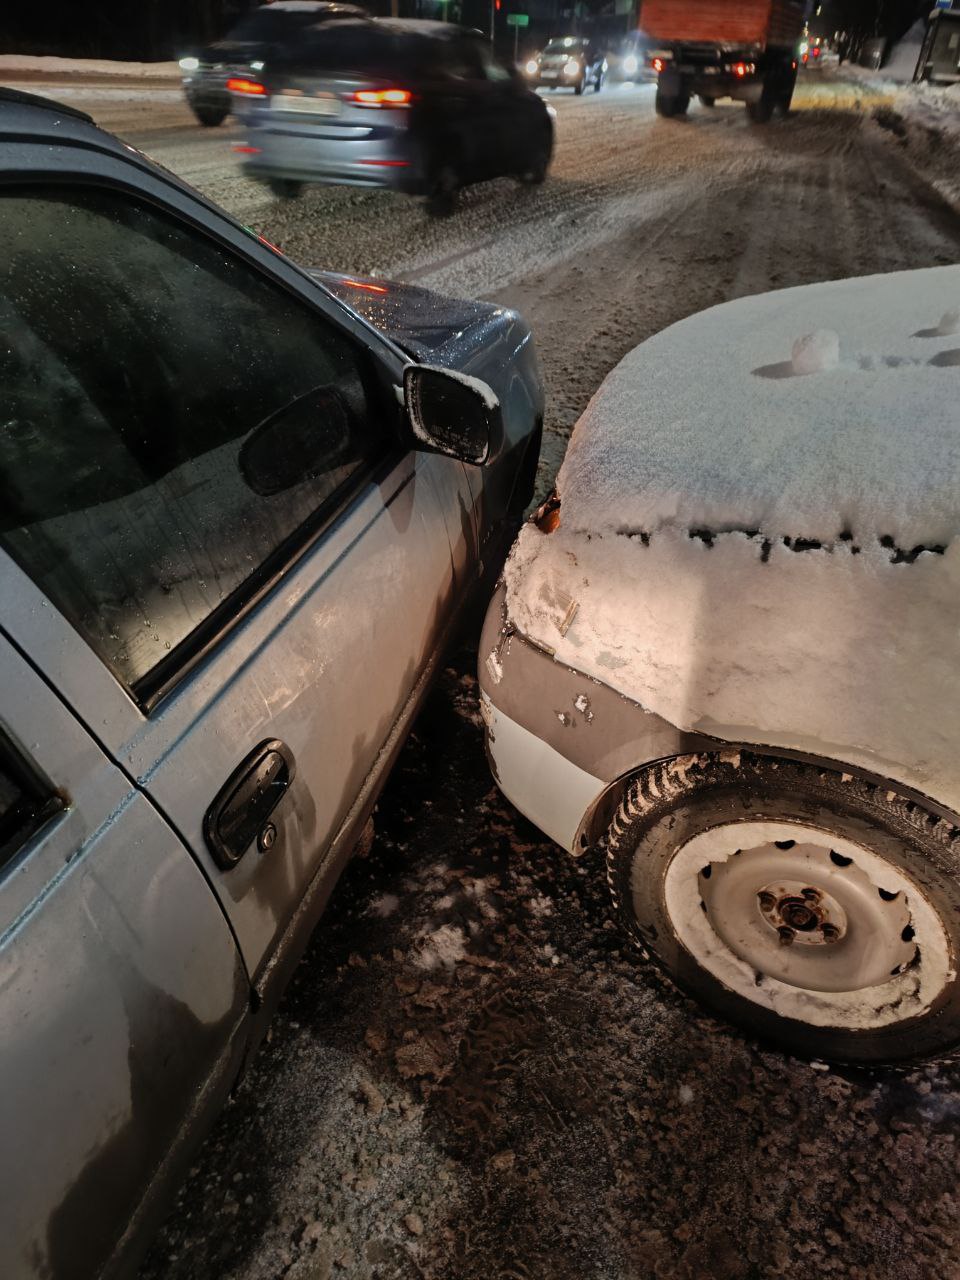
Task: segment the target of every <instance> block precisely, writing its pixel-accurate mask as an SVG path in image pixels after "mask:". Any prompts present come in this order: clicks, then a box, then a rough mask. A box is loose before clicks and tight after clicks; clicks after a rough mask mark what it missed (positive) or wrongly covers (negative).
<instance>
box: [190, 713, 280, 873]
mask: <svg viewBox="0 0 960 1280" xmlns="http://www.w3.org/2000/svg"><path fill="white" fill-rule="evenodd" d="M296 772H297V767H296V762H295V761H294V758H293V752H292V751H291V750H290V748H289V747H288V746H287V745H286V743H284V742H280V741H279V740H278V739H276V738H268V739H267V740H266V741H265V742H261V743H260V745H259V746H258V747H254V749H253V750H252V751H251V752H250V754H249V755H248V756H247V758H246V759H245V760H244V761H243V763H242V764H241V765H239V766H238V767H237V768H236V769H234V771H233V773H232V774H231V775H230V777H229V778H228V779H227V781H226V782H225V783H224V785H223V786H222V787H221V789H220V791H219V792H218V793H217V798H216V799H215V800H214V802H213V804H211V806H210V808H209V809H208V810H207V812H206V814H205V815H204V819H203V836H204V839H205V840H206V842H207V848H208V849H209V850H210V852H211V854H212V855H213V858H214V861H215V862H216V864H217V866H218V867H221V868H222V869H223V870H224V871H229V870H230V868H231V867H235V866H236V865H237V863H238V862H239V861H240V859H241V858H242V857H243V855H244V854H245V853H246V852H247V850H248V849H249V848H250V846H251V845H252V844H253V842H254V841H256V842H257V844H258V846H259V848H260V850H261V852H263V853H265V852H266V851H267V850H268V849H270V848H272V846H273V844H274V842H275V841H276V838H277V831H276V827H275V826H274V825H273V823H271V822H270V821H269V819H270V815H271V814H272V813H273V811H274V809H276V807H277V805H278V804H279V803H280V801H281V800H282V799H283V796H284V794H285V793H286V791H287V788H288V787H289V786H290V783H291V782H292V781H293V779H294V776H295V775H296Z"/></svg>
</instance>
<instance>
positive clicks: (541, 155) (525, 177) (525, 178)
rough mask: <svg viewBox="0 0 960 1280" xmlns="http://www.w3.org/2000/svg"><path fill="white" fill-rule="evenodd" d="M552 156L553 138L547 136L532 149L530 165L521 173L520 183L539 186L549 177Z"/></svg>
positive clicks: (549, 135)
mask: <svg viewBox="0 0 960 1280" xmlns="http://www.w3.org/2000/svg"><path fill="white" fill-rule="evenodd" d="M552 155H553V136H552V135H551V134H547V135H545V136H544V137H543V138H541V139H540V141H539V142H538V143H537V144H536V146H535V147H534V148H532V151H531V156H530V162H529V165H528V167H527V168H526V169H524V170H523V171H522V172H521V173H520V175H519V177H520V181H521V182H525V183H527V184H528V185H529V186H539V185H540V184H541V183H542V182H543V181H544V180H545V178H546V176H547V170H548V169H549V168H550V159H551V157H552Z"/></svg>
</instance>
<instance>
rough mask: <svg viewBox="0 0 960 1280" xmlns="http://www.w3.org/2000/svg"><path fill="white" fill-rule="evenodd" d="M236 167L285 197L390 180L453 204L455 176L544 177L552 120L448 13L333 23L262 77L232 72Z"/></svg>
mask: <svg viewBox="0 0 960 1280" xmlns="http://www.w3.org/2000/svg"><path fill="white" fill-rule="evenodd" d="M229 84H230V86H231V88H232V89H233V90H234V91H235V95H236V97H237V99H238V100H239V101H240V103H241V104H242V105H241V106H239V107H238V111H239V112H240V113H241V114H242V118H243V120H244V122H245V124H246V126H247V139H246V144H245V145H244V146H243V147H242V148H241V152H242V155H243V169H244V171H245V172H246V173H247V174H249V175H250V176H251V177H253V178H261V179H263V180H265V181H266V182H267V183H268V184H269V185H270V187H271V188H272V190H273V191H274V192H275V193H276V194H278V195H282V196H294V195H298V194H299V193H300V191H301V190H302V189H303V186H304V184H305V183H309V182H319V183H340V184H345V185H349V186H362V187H390V188H393V189H395V190H398V191H403V192H406V193H407V194H409V195H424V196H426V197H427V200H428V207H429V209H430V211H431V212H432V213H436V214H445V213H449V212H450V211H451V209H452V208H453V205H454V203H455V199H456V195H457V192H458V191H459V189H460V188H461V187H464V186H466V185H467V184H469V183H473V182H482V181H484V180H485V179H487V178H497V177H502V176H512V177H516V178H518V179H520V180H521V181H525V182H530V183H540V182H543V180H544V178H545V177H546V173H547V169H548V167H549V164H550V158H551V155H552V153H553V123H552V120H551V117H550V112H549V110H548V108H547V107H546V106H545V105H544V103H543V102H542V101H541V100H540V98H539V97H538V96H537V95H536V94H535V93H533V92H531V90H530V89H529V88H528V87H527V85H526V84H525V83H524V81H523V78H522V77H521V76H520V74H519V73H518V72H517V71H516V70H515V69H514V68H513V67H512V66H510V65H509V64H507V63H505V62H502V61H501V60H500V59H499V58H498V57H497V56H496V55H495V54H493V53H492V52H491V49H490V44H489V41H488V40H487V39H486V38H485V37H483V36H481V35H480V33H479V32H475V31H469V30H466V29H465V28H462V27H457V26H454V25H452V24H450V23H446V22H418V21H414V20H411V21H395V20H391V19H374V20H372V21H368V22H353V21H344V22H337V23H329V24H327V25H326V26H324V27H323V28H322V30H321V31H320V32H319V33H317V34H316V35H315V37H314V38H313V39H311V40H310V41H307V42H305V43H304V44H303V46H302V47H301V49H300V50H299V51H298V52H296V53H294V52H292V51H290V52H288V54H287V55H286V56H284V57H283V58H277V59H274V61H273V62H271V63H270V64H269V66H268V67H267V68H266V69H265V70H264V72H263V75H262V77H261V79H260V80H258V81H251V80H249V79H242V80H240V79H238V80H235V81H234V80H231V81H230V82H229Z"/></svg>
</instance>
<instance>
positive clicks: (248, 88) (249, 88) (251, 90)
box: [227, 78, 267, 97]
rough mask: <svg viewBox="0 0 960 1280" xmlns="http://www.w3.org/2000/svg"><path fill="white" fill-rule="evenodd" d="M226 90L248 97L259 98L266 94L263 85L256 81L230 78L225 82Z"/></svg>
mask: <svg viewBox="0 0 960 1280" xmlns="http://www.w3.org/2000/svg"><path fill="white" fill-rule="evenodd" d="M227 88H228V89H229V90H230V92H231V93H245V94H247V95H248V96H249V97H259V96H260V95H261V94H264V93H266V92H267V91H266V89H265V88H264V87H263V85H262V84H260V83H259V81H257V80H241V79H233V78H231V79H229V80H228V81H227Z"/></svg>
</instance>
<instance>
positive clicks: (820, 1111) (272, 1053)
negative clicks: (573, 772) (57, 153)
mask: <svg viewBox="0 0 960 1280" xmlns="http://www.w3.org/2000/svg"><path fill="white" fill-rule="evenodd" d="M76 92H79V90H77V91H76ZM84 92H85V93H86V94H87V96H86V97H85V99H84V101H83V102H82V103H78V105H83V106H85V107H86V109H88V110H91V111H92V112H93V114H94V115H95V116H96V117H97V119H98V120H100V121H102V122H103V123H104V124H106V125H107V126H108V127H111V128H113V129H114V130H115V131H118V132H120V133H122V134H123V135H124V136H125V137H127V138H128V139H129V140H130V141H132V142H133V143H135V144H136V145H137V146H140V147H142V148H143V149H144V150H146V151H148V152H150V153H151V154H153V155H155V156H156V157H157V158H158V159H160V160H161V161H163V163H164V164H166V165H167V166H168V167H170V168H171V169H174V170H175V171H177V172H179V173H181V174H182V175H183V176H185V177H187V178H188V179H189V180H190V181H191V182H193V183H194V184H195V185H197V186H198V187H199V188H200V189H201V190H203V191H205V192H207V193H208V194H210V195H211V196H213V197H214V198H215V199H217V200H219V201H220V202H222V203H223V204H224V205H226V206H227V207H228V208H229V209H230V210H231V211H232V212H234V213H235V214H237V215H238V216H240V217H241V218H242V219H243V220H244V221H245V222H246V223H248V224H249V225H251V226H253V227H254V228H255V229H256V230H257V231H259V232H261V233H262V234H264V235H265V236H267V238H268V239H270V240H272V241H273V242H275V243H279V244H280V245H282V246H283V247H284V248H285V249H286V250H288V251H289V252H290V253H292V254H294V255H296V256H297V257H298V258H300V259H302V260H304V261H305V262H308V263H309V264H311V265H319V266H324V267H327V268H331V269H334V270H344V271H350V272H377V273H379V274H381V275H385V276H391V277H394V278H398V279H406V280H412V281H416V282H417V283H418V284H424V285H428V286H431V287H434V288H438V289H445V290H448V291H450V292H454V293H461V294H464V295H474V296H485V297H489V298H492V299H496V300H497V301H499V302H502V303H506V304H509V305H512V306H517V307H518V308H520V309H521V310H522V311H523V312H524V314H525V315H526V316H527V318H528V319H529V320H530V322H531V323H532V325H533V328H534V331H535V334H536V336H537V341H538V345H539V349H540V354H541V360H542V364H543V368H544V373H545V376H546V379H547V386H548V393H549V404H548V420H547V428H548V437H547V446H546V448H545V451H544V466H543V469H542V475H541V487H544V486H545V485H546V484H547V483H548V482H549V479H550V476H551V475H552V473H553V471H555V469H556V465H557V463H558V461H559V458H560V457H561V455H562V449H563V443H564V440H565V439H566V436H567V435H568V433H569V430H570V428H571V426H572V424H573V422H574V421H575V419H576V417H577V415H578V414H579V412H580V411H581V410H582V408H583V406H584V405H585V403H586V401H587V399H588V398H589V396H590V394H591V393H592V391H593V390H594V389H595V388H596V386H597V384H598V383H599V381H600V380H601V378H602V377H603V375H604V374H605V373H606V372H607V370H608V369H609V368H610V367H611V366H612V365H613V364H614V363H615V362H616V361H617V359H618V358H619V357H620V356H621V355H622V354H623V353H624V352H625V351H626V350H628V349H629V348H630V347H631V346H633V345H634V344H635V343H636V342H638V341H640V340H641V339H642V338H644V337H645V336H647V335H648V334H650V333H652V332H654V331H655V330H657V329H659V328H661V327H663V326H664V325H665V324H668V323H670V322H671V321H673V320H675V319H678V318H680V317H682V316H684V315H687V314H689V313H690V312H691V311H694V310H697V309H699V308H702V307H706V306H709V305H712V304H714V303H717V302H721V301H724V300H725V299H728V298H732V297H737V296H740V295H743V294H747V293H752V292H759V291H763V290H766V289H771V288H779V287H784V286H787V285H792V284H800V283H807V282H809V281H814V280H821V279H830V278H835V277H839V276H844V275H853V274H865V273H868V272H873V271H887V270H894V269H897V268H904V267H921V266H932V265H936V264H938V263H944V262H954V261H956V260H957V257H958V248H960V219H958V217H957V216H956V214H955V213H954V212H953V211H952V210H951V208H950V207H949V205H948V204H947V203H945V202H944V199H943V198H942V197H941V196H940V195H939V194H937V191H936V190H935V189H934V187H933V186H931V185H928V183H927V182H926V181H925V179H924V175H925V174H927V173H928V172H929V171H930V168H931V166H933V167H935V168H937V169H938V170H939V171H942V170H944V168H945V167H947V168H949V167H950V165H949V163H947V162H946V161H945V158H944V148H946V147H947V146H948V142H947V141H946V140H945V139H942V138H941V139H940V140H939V141H938V140H937V139H932V138H931V137H929V136H927V135H926V134H924V136H923V138H922V139H920V141H919V142H917V141H916V140H915V139H913V138H912V137H911V135H910V134H909V132H908V131H906V130H900V129H897V128H893V127H891V117H890V115H889V112H890V110H891V107H890V104H889V103H888V102H886V101H884V99H883V95H882V94H880V93H878V92H877V91H875V90H871V89H869V88H865V87H863V86H862V85H858V84H848V83H845V82H833V81H830V80H827V79H824V78H822V77H820V78H817V77H815V76H811V77H810V78H809V79H808V80H807V81H806V82H805V83H804V84H803V86H802V87H801V90H800V92H799V93H798V96H797V102H796V105H797V108H798V110H797V111H796V113H795V114H794V116H793V117H792V118H791V119H790V120H788V121H784V122H777V123H775V124H773V125H771V126H770V127H769V128H766V129H758V128H751V127H750V126H748V124H747V122H746V120H745V118H744V113H743V111H742V109H737V108H734V107H722V106H721V107H718V108H717V109H715V110H713V111H709V112H708V111H706V110H703V109H697V108H694V109H692V110H691V114H690V117H689V119H688V120H686V121H661V120H658V119H657V118H656V117H655V115H654V113H653V105H652V94H651V91H650V90H649V89H648V88H643V89H639V90H631V89H628V90H622V91H620V90H614V91H609V92H607V91H605V92H604V93H602V94H600V95H599V96H593V95H587V96H585V97H584V98H582V99H573V98H566V97H563V98H562V97H560V96H555V97H552V98H551V102H552V104H553V105H555V106H556V108H557V112H558V119H557V131H558V147H557V155H556V160H555V164H554V167H553V171H552V174H551V176H550V179H549V180H548V182H547V183H546V185H545V186H544V187H543V188H541V189H536V190H528V189H525V188H520V187H517V186H516V185H514V184H513V183H511V182H508V181H500V182H494V183H489V184H486V185H484V186H482V187H479V188H477V189H475V190H473V191H471V192H469V193H467V195H466V197H465V199H464V201H463V207H462V209H461V211H460V212H459V213H458V214H457V215H456V216H455V217H453V218H451V219H450V220H448V221H444V222H430V221H428V220H427V219H426V218H425V216H424V215H423V212H422V210H421V209H420V207H419V206H418V205H417V204H416V203H414V202H412V201H409V200H406V199H404V198H402V197H399V196H393V195H389V194H380V193H367V192H355V191H349V190H340V189H318V190H316V191H312V192H310V193H308V194H307V195H306V196H305V197H304V198H303V199H302V200H300V201H295V202H290V203H282V202H279V201H276V200H273V199H272V198H271V197H269V196H268V195H266V194H265V192H264V190H263V189H262V188H259V187H257V186H255V185H253V184H251V183H249V182H247V181H245V180H244V179H243V178H241V177H240V176H239V175H238V173H237V170H236V165H235V158H234V156H233V154H232V152H231V144H232V143H233V142H235V141H236V140H237V139H238V138H239V136H240V134H239V131H238V130H237V128H236V127H232V126H231V127H229V128H225V129H222V130H217V131H204V130H200V129H198V128H196V127H195V126H193V125H192V124H191V123H190V122H189V117H188V115H187V113H186V112H185V110H184V109H183V108H182V106H180V105H179V104H178V103H177V102H176V101H175V100H170V99H169V97H168V98H163V97H161V96H158V93H162V91H154V94H153V96H152V98H150V97H149V96H148V95H144V96H143V98H142V99H138V97H137V95H136V93H135V92H131V93H124V92H122V91H114V94H113V96H112V97H109V98H103V97H101V98H99V99H97V98H96V96H95V93H94V96H92V97H91V96H90V92H88V91H87V90H84ZM91 92H92V91H91ZM878 109H879V114H877V111H878ZM885 112H886V113H887V114H885ZM953 168H954V170H955V165H953ZM474 661H475V658H474V655H473V654H472V652H471V651H470V649H469V646H468V647H466V648H464V649H463V650H461V651H460V652H459V653H458V654H457V655H455V657H454V659H453V660H452V661H451V664H450V666H449V668H448V669H447V671H446V672H445V673H444V675H443V678H442V679H441V681H440V682H439V684H438V686H437V688H436V690H435V691H434V693H433V694H432V696H431V699H430V701H429V704H428V707H427V710H426V712H425V713H424V715H423V716H422V717H421V719H420V721H419V722H418V725H417V728H416V731H415V734H414V737H413V738H412V739H411V741H410V743H409V745H408V746H407V748H406V750H405V752H404V754H403V756H402V759H401V761H400V764H399V767H398V769H397V771H396V773H395V775H394V777H393V778H392V780H391V782H390V784H389V786H388V788H387V791H386V793H385V795H384V798H383V800H382V802H381V805H380V809H379V812H378V815H377V837H376V840H375V842H374V846H373V850H372V852H371V854H370V856H369V857H367V858H366V859H362V860H358V861H357V862H355V863H354V864H353V866H352V867H351V869H350V870H349V871H348V873H347V876H346V878H345V879H344V881H343V882H342V884H341V886H340V888H339V889H338V891H337V893H336V895H335V897H334V900H333V902H332V905H331V908H330V909H329V912H328V914H327V916H326V917H325V918H324V920H323V922H322V923H321V926H320V928H319V930H318V932H317V935H316V937H315V939H314V942H313V945H312V947H311V949H310V951H309V953H308V955H307V957H306V959H305V960H304V962H303V964H302V965H301V967H300V969H299V971H298V975H297V978H296V981H295V983H294V985H293V987H292V988H291V990H290V992H289V994H288V996H287V998H286V999H285V1002H284V1004H283V1007H282V1009H281V1011H280V1014H279V1015H278V1017H277V1019H276V1021H275V1023H274V1026H273V1029H272V1033H271V1037H270V1040H269V1042H268V1043H267V1044H266V1045H265V1046H264V1048H263V1050H262V1051H261V1053H260V1055H259V1057H258V1059H257V1060H256V1061H255V1063H254V1064H253V1066H252V1068H251V1069H250V1071H249V1072H248V1074H247V1076H246V1078H245V1080H244V1082H243V1083H242V1084H241V1086H240V1088H239V1090H238V1092H237V1094H236V1097H235V1098H234V1100H233V1102H232V1103H231V1105H230V1106H229V1107H228V1108H227V1110H226V1111H225V1113H224V1115H223V1116H222V1118H221V1120H220V1121H219V1122H218V1124H217V1126H216V1128H215V1130H214V1131H213V1133H212V1134H211V1136H210V1138H209V1139H208V1140H207V1142H206V1144H205V1145H204V1147H203V1149H202V1151H201V1153H200V1155H199V1157H198V1159H197V1163H196V1165H195V1167H194V1169H193V1171H192V1172H191V1174H190V1177H189V1178H188V1180H187V1182H186V1184H185V1186H184V1189H183V1193H182V1195H181V1197H180V1200H179V1203H178V1205H177V1206H176V1207H175V1209H174V1211H173V1213H172V1215H171V1217H170V1218H169V1220H168V1221H167V1223H166V1225H165V1227H164V1228H163V1230H162V1232H161V1234H160V1236H159V1237H158V1239H157V1241H156V1243H155V1245H154V1247H153V1250H152V1252H151V1254H150V1256H149V1258H148V1260H147V1262H146V1264H145V1266H144V1269H143V1273H142V1277H143V1280H160V1277H163V1280H201V1278H202V1280H214V1278H216V1280H221V1278H223V1280H226V1278H229V1280H275V1278H279V1277H285V1278H287V1280H325V1278H326V1277H331V1276H332V1277H351V1278H353V1277H356V1278H357V1280H361V1278H363V1280H366V1278H368V1277H369V1278H370V1280H373V1278H374V1277H375V1278H376V1280H386V1278H387V1277H397V1278H398V1280H399V1278H404V1280H405V1278H406V1277H411V1278H413V1277H419V1278H422V1280H423V1278H425V1280H472V1278H473V1277H477V1278H478V1280H479V1278H481V1277H482V1278H483V1280H494V1278H499V1280H508V1278H509V1280H520V1278H524V1280H647V1278H648V1277H649V1278H653V1277H656V1278H657V1280H711V1278H713V1277H717V1278H718V1280H728V1278H729V1280H759V1278H760V1277H763V1278H765V1280H766V1278H768V1277H769V1278H772V1277H780V1276H785V1275H788V1274H798V1273H800V1272H803V1273H804V1274H811V1275H812V1274H816V1275H819V1276H827V1277H829V1276H835V1277H837V1278H838V1280H886V1278H887V1277H891V1278H892V1277H897V1280H943V1278H949V1277H957V1276H960V1221H958V1218H960V1207H958V1206H960V1201H958V1199H957V1196H956V1187H957V1184H958V1176H960V1153H958V1152H957V1150H956V1146H957V1143H956V1141H955V1139H956V1135H957V1117H958V1114H960V1072H958V1069H957V1068H956V1067H952V1066H946V1065H942V1064H941V1065H937V1064H930V1065H924V1066H922V1067H918V1068H917V1069H916V1070H915V1071H913V1072H910V1073H907V1074H899V1075H892V1074H891V1075H887V1074H884V1073H877V1074H873V1075H869V1074H866V1073H858V1072H851V1071H837V1070H831V1069H828V1068H826V1067H825V1066H824V1065H823V1064H818V1063H813V1064H809V1063H803V1062H799V1061H796V1060H793V1059H790V1058H786V1057H784V1056H782V1055H781V1054H779V1053H777V1052H776V1051H773V1050H771V1049H769V1048H766V1047H762V1046H759V1045H757V1044H754V1043H751V1042H750V1041H749V1040H747V1039H745V1038H744V1037H742V1036H741V1035H740V1034H738V1033H736V1032H734V1031H731V1030H728V1029H727V1028H725V1027H722V1026H720V1025H717V1024H715V1023H713V1022H712V1021H710V1020H709V1019H706V1018H705V1017H703V1016H702V1015H701V1014H699V1013H697V1012H696V1011H695V1010H694V1009H693V1008H692V1006H690V1005H689V1004H688V1003H687V1002H686V1001H685V1000H683V999H682V998H681V997H679V996H678V995H677V994H676V993H675V992H674V991H673V990H672V989H670V988H669V987H667V986H666V985H665V984H664V983H663V982H662V981H661V980H660V979H659V978H658V977H657V975H656V974H655V973H653V972H652V971H651V970H650V969H649V968H647V967H646V966H644V965H642V964H641V963H639V962H638V961H637V959H636V958H635V956H634V955H633V954H632V952H631V951H630V949H629V947H628V946H626V945H625V943H624V942H623V940H622V939H621V937H620V936H619V934H618V933H617V931H616V930H615V929H614V928H613V926H612V924H611V922H610V920H609V918H608V911H607V907H606V902H605V894H604V885H603V877H602V874H601V867H600V864H599V861H598V860H597V858H596V857H594V856H592V855H588V856H587V857H586V858H584V859H582V860H581V861H579V862H576V863H572V862H571V861H569V860H568V859H566V858H565V857H564V856H563V855H562V854H559V853H558V852H557V851H556V850H555V849H554V848H552V847H551V846H550V844H549V843H548V842H546V841H545V840H543V839H542V838H541V837H540V835H539V834H538V833H537V832H536V831H535V830H534V829H533V828H532V827H531V826H530V825H529V824H528V823H526V822H525V821H523V820H522V819H521V818H519V817H518V815H517V814H516V813H515V812H514V811H513V810H512V809H511V808H510V806H509V805H508V804H507V803H506V802H505V801H504V800H503V799H502V798H500V796H499V795H498V793H497V791H496V789H495V788H494V786H493V784H492V782H491V781H490V778H489V774H488V772H487V770H486V765H485V761H484V758H483V752H482V738H481V732H480V724H479V718H478V715H477V704H476V687H475V682H474V680H473V677H472V674H471V672H472V669H473V664H474Z"/></svg>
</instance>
